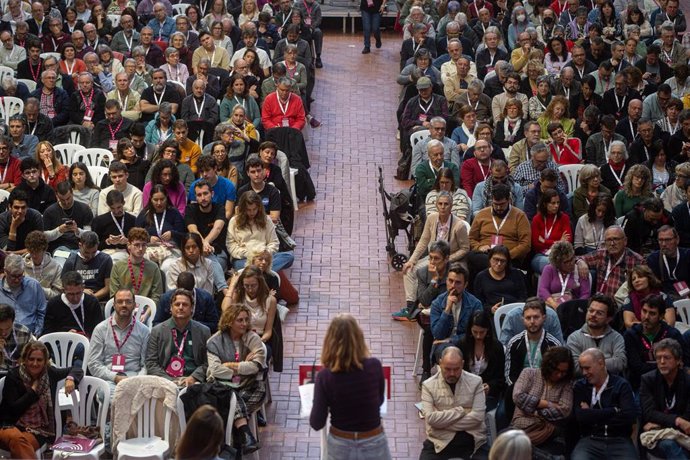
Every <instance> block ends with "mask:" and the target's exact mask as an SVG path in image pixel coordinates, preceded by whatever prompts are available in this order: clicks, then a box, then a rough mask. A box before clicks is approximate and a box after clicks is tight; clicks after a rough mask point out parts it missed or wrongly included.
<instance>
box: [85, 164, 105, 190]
mask: <svg viewBox="0 0 690 460" xmlns="http://www.w3.org/2000/svg"><path fill="white" fill-rule="evenodd" d="M86 168H87V169H88V170H89V174H91V179H93V183H94V184H96V186H97V187H100V186H101V181H102V180H103V178H104V177H105V176H107V175H108V168H106V167H105V166H87V167H86Z"/></svg>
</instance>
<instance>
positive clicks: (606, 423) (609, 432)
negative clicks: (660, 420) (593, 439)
mask: <svg viewBox="0 0 690 460" xmlns="http://www.w3.org/2000/svg"><path fill="white" fill-rule="evenodd" d="M583 402H584V403H587V405H588V406H589V405H590V404H591V403H592V384H590V383H588V382H587V379H584V378H582V379H580V380H578V381H577V382H575V386H574V387H573V408H574V412H575V419H576V420H577V423H578V425H579V428H580V436H582V437H585V436H614V437H621V438H629V437H630V434H631V433H632V425H633V423H635V418H636V417H635V404H634V400H633V393H632V388H631V387H630V384H629V383H628V382H627V381H626V380H625V379H624V378H623V377H620V376H618V375H614V374H609V381H608V383H607V384H606V388H605V389H604V391H603V393H602V394H601V399H599V403H598V404H597V405H596V406H595V407H589V408H588V409H582V407H581V406H580V404H581V403H583ZM616 409H618V410H616Z"/></svg>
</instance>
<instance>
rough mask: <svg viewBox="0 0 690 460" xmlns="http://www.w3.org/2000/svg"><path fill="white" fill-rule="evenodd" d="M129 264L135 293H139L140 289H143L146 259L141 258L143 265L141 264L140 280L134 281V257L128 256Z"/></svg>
mask: <svg viewBox="0 0 690 460" xmlns="http://www.w3.org/2000/svg"><path fill="white" fill-rule="evenodd" d="M127 265H129V274H130V276H131V277H132V288H133V289H134V293H135V294H139V289H141V282H142V280H143V279H144V259H141V265H140V266H139V280H138V281H137V282H136V284H135V283H134V268H133V267H132V258H131V257H128V258H127Z"/></svg>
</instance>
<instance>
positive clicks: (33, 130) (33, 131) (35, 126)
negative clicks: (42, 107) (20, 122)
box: [26, 120, 38, 134]
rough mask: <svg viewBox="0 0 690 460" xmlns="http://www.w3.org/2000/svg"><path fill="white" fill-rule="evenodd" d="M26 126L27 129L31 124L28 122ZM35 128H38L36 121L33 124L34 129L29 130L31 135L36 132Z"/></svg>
mask: <svg viewBox="0 0 690 460" xmlns="http://www.w3.org/2000/svg"><path fill="white" fill-rule="evenodd" d="M26 124H27V125H28V126H29V127H31V123H29V122H28V121H27V122H26ZM36 128H38V120H36V123H35V124H34V127H33V128H31V134H34V133H35V132H36Z"/></svg>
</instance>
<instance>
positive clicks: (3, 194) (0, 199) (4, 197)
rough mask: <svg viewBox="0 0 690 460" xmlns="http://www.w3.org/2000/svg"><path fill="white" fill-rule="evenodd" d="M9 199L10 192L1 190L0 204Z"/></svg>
mask: <svg viewBox="0 0 690 460" xmlns="http://www.w3.org/2000/svg"><path fill="white" fill-rule="evenodd" d="M9 197H10V192H8V191H7V190H1V189H0V203H2V202H3V201H5V200H7V199H9Z"/></svg>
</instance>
